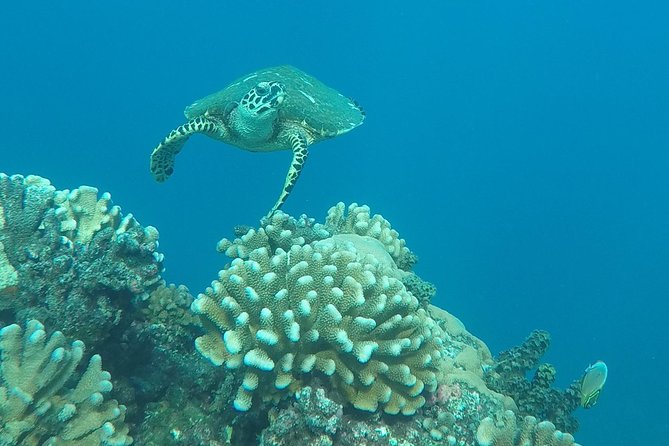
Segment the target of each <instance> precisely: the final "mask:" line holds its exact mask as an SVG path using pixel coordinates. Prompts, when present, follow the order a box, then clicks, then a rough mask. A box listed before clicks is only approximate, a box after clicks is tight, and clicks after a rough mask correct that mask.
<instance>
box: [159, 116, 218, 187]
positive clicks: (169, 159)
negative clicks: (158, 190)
mask: <svg viewBox="0 0 669 446" xmlns="http://www.w3.org/2000/svg"><path fill="white" fill-rule="evenodd" d="M194 133H204V134H206V135H208V136H211V137H212V138H216V139H225V136H226V131H225V128H224V127H223V126H222V125H220V124H219V123H218V122H216V121H214V120H212V119H209V118H208V117H206V116H198V117H196V118H193V119H191V120H190V121H188V122H187V123H185V124H183V125H180V126H179V127H177V128H176V129H174V130H172V131H171V132H170V134H169V135H167V137H166V138H165V139H164V140H163V142H161V143H160V144H158V147H156V148H155V149H153V152H152V153H151V173H152V174H153V178H155V180H156V181H158V182H160V183H162V182H163V181H165V180H167V179H168V178H169V177H170V175H172V173H174V158H175V157H176V156H177V153H179V152H180V151H181V149H182V148H183V146H184V144H186V141H188V138H190V137H191V135H193V134H194Z"/></svg>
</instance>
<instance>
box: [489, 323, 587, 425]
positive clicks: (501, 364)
mask: <svg viewBox="0 0 669 446" xmlns="http://www.w3.org/2000/svg"><path fill="white" fill-rule="evenodd" d="M549 346H550V335H549V334H548V333H547V332H545V331H541V330H535V331H533V332H532V333H530V335H529V336H528V337H527V339H525V341H524V342H523V343H522V344H521V345H519V346H517V347H513V348H511V349H509V350H507V351H504V352H502V353H500V354H499V355H498V356H497V358H496V360H495V364H494V367H492V368H490V369H488V373H486V375H485V381H486V384H487V385H488V387H490V388H491V389H492V390H494V391H496V392H499V393H502V394H504V395H508V396H510V397H511V398H513V400H514V401H515V402H516V405H517V407H518V414H519V415H521V416H525V415H530V416H534V417H537V418H539V419H542V420H548V421H551V422H552V423H554V424H555V425H556V426H557V427H558V429H561V430H563V431H569V432H576V431H577V430H578V421H577V420H576V418H575V417H574V416H573V412H574V411H575V410H576V408H578V406H579V403H580V399H579V395H580V393H579V390H578V382H574V383H572V385H571V386H570V387H569V388H567V389H566V390H560V389H556V388H553V384H554V381H555V374H556V371H555V367H553V366H552V365H550V364H540V363H539V361H540V360H541V357H542V356H543V354H544V353H545V352H546V350H548V347H549ZM531 370H535V372H534V376H533V378H532V379H528V378H527V376H526V375H527V374H528V373H529V372H530V371H531Z"/></svg>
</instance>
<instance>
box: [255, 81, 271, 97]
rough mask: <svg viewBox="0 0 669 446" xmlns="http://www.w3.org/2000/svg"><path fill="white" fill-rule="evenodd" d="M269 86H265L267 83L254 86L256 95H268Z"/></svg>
mask: <svg viewBox="0 0 669 446" xmlns="http://www.w3.org/2000/svg"><path fill="white" fill-rule="evenodd" d="M268 87H269V85H267V82H261V83H259V84H258V85H256V93H258V94H259V95H260V96H265V95H266V94H267V93H269V88H268Z"/></svg>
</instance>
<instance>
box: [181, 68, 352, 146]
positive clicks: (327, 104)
mask: <svg viewBox="0 0 669 446" xmlns="http://www.w3.org/2000/svg"><path fill="white" fill-rule="evenodd" d="M263 81H277V82H281V83H282V84H283V86H284V87H285V90H286V98H285V99H284V101H283V102H282V104H281V109H280V112H279V119H280V120H284V121H294V122H298V123H301V124H302V125H305V124H306V126H307V127H308V128H309V129H311V131H312V132H315V133H316V134H318V135H320V136H323V137H332V136H337V135H340V134H342V133H346V132H348V131H349V130H352V129H354V128H355V127H357V126H359V125H360V124H362V121H363V120H364V117H365V114H364V112H363V111H362V109H361V108H360V106H359V105H358V104H357V103H356V102H355V101H353V100H351V99H349V98H347V97H346V96H343V95H342V94H340V93H339V92H338V91H337V90H335V89H333V88H330V87H328V86H327V85H325V84H324V83H322V82H321V81H319V80H318V79H316V78H315V77H313V76H310V75H308V74H307V73H305V72H304V71H302V70H298V69H297V68H295V67H292V66H290V65H282V66H279V67H272V68H265V69H262V70H258V71H255V72H253V73H251V74H248V75H246V76H244V77H241V78H239V79H237V80H235V81H234V82H232V83H231V84H230V85H228V86H227V87H225V88H224V89H223V90H220V91H218V92H216V93H213V94H210V95H209V96H206V97H204V98H202V99H200V100H198V101H196V102H195V103H193V104H192V105H190V106H188V107H187V108H186V110H185V111H184V114H185V115H186V119H189V120H190V119H193V118H195V117H197V116H200V115H202V114H204V113H205V112H206V111H208V112H209V113H219V114H225V113H227V112H228V111H229V110H230V109H231V105H233V104H234V103H237V102H239V101H240V100H241V99H242V97H243V96H244V95H245V94H246V93H247V92H248V91H249V90H250V89H251V88H253V87H254V86H255V85H256V84H257V83H258V82H263Z"/></svg>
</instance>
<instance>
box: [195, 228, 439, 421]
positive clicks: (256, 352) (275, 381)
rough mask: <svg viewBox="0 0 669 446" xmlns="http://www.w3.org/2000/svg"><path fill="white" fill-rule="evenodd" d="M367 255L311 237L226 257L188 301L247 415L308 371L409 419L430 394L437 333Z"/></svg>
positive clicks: (203, 346)
mask: <svg viewBox="0 0 669 446" xmlns="http://www.w3.org/2000/svg"><path fill="white" fill-rule="evenodd" d="M380 263H381V262H379V261H378V260H377V259H376V258H375V257H373V256H369V255H364V257H361V255H360V253H358V252H357V251H356V250H355V248H354V247H353V246H348V247H346V248H343V247H341V246H340V245H338V244H337V243H336V242H329V239H328V240H321V241H319V242H318V243H314V244H312V245H303V246H300V245H293V246H292V247H291V249H290V250H289V251H288V252H286V251H284V250H283V249H281V248H279V249H277V251H276V253H275V254H274V255H271V254H270V253H269V252H268V250H267V249H266V248H264V247H263V248H258V249H255V250H253V251H251V252H250V253H249V260H242V259H236V260H234V261H233V262H232V264H231V265H230V267H229V268H228V269H226V270H223V271H221V272H220V274H219V279H218V280H217V281H215V282H214V283H213V287H212V288H209V289H207V291H206V292H205V293H204V294H201V295H200V296H199V297H198V298H197V299H196V300H195V302H194V303H193V305H192V309H193V311H194V312H195V313H198V314H200V315H201V316H202V320H203V323H204V325H205V328H206V329H207V334H205V335H203V336H201V337H199V338H198V339H197V340H196V347H197V349H198V351H200V353H202V354H203V355H204V356H205V357H207V358H208V359H209V360H211V361H212V363H214V364H216V365H223V364H225V366H226V368H228V369H235V370H236V369H240V370H242V371H243V382H242V384H241V386H240V387H239V391H238V393H237V397H236V398H235V403H234V405H235V407H236V408H237V409H238V410H242V411H245V410H248V409H249V408H250V407H251V403H252V397H253V394H254V392H255V391H256V390H260V392H259V393H262V394H265V395H267V394H271V393H276V391H280V390H283V389H286V388H288V387H289V386H290V385H291V384H293V382H294V381H296V380H298V379H299V377H300V375H301V374H304V373H310V372H312V371H314V370H316V371H319V372H321V373H323V374H325V375H327V376H331V377H332V379H333V381H334V384H335V386H336V387H337V388H338V389H339V390H340V391H341V392H343V393H344V395H346V397H347V399H348V401H350V402H351V403H352V404H353V405H354V407H356V408H358V409H362V410H367V411H375V410H376V409H377V407H378V406H379V405H380V406H381V407H382V408H383V410H384V411H385V412H387V413H391V414H397V413H400V412H401V413H402V414H405V415H411V414H414V413H415V411H416V410H417V409H418V408H419V407H421V406H422V405H423V404H424V402H425V398H424V397H423V396H422V394H423V392H424V391H428V392H429V391H434V390H435V389H436V385H437V381H438V376H439V370H440V363H441V356H442V353H441V348H442V346H441V344H442V338H441V330H440V328H439V326H438V325H437V324H436V323H435V322H434V320H432V318H430V317H429V315H428V314H427V312H426V311H425V310H424V309H422V308H419V302H418V300H417V299H416V298H415V297H414V296H413V295H411V294H410V293H408V292H407V291H406V288H405V287H404V285H403V284H402V282H401V281H399V280H397V279H395V278H394V277H388V276H386V275H384V274H382V273H381V272H380V268H379V264H380Z"/></svg>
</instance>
